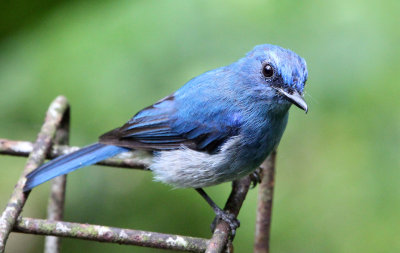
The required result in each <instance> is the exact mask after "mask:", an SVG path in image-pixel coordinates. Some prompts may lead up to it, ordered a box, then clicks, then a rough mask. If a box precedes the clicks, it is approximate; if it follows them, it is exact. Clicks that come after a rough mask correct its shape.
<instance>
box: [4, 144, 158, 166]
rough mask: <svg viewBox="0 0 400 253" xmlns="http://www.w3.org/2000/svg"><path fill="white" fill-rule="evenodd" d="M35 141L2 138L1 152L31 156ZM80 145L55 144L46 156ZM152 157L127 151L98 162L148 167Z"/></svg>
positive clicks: (139, 152) (51, 157)
mask: <svg viewBox="0 0 400 253" xmlns="http://www.w3.org/2000/svg"><path fill="white" fill-rule="evenodd" d="M33 145H34V144H33V143H32V142H29V141H13V140H8V139H0V154H6V155H14V156H29V153H30V152H32V150H33ZM78 149H79V147H70V146H67V145H53V146H52V148H51V150H50V152H49V153H48V155H47V156H46V158H47V159H53V158H56V157H58V156H61V155H65V154H69V153H72V152H74V151H76V150H78ZM150 161H151V158H150V157H149V156H147V155H146V153H144V152H143V151H138V150H135V151H132V152H125V153H122V154H119V155H116V156H114V157H113V158H109V159H107V160H104V161H101V162H99V163H97V164H98V165H105V166H110V167H120V168H130V169H146V168H147V167H149V165H150Z"/></svg>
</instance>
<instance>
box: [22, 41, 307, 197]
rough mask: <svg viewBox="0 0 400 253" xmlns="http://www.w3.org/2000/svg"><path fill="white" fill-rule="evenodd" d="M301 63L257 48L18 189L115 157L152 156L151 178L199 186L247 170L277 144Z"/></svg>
mask: <svg viewBox="0 0 400 253" xmlns="http://www.w3.org/2000/svg"><path fill="white" fill-rule="evenodd" d="M307 75H308V73H307V66H306V63H305V61H304V59H302V58H301V57H299V56H298V55H297V54H295V53H293V52H292V51H290V50H287V49H283V48H281V47H278V46H274V45H259V46H256V47H255V48H254V49H253V50H252V51H250V52H249V53H248V54H247V55H246V56H245V57H244V58H242V59H240V60H238V61H237V62H234V63H232V64H231V65H228V66H225V67H221V68H218V69H215V70H211V71H208V72H206V73H204V74H202V75H200V76H198V77H195V78H193V79H192V80H190V81H189V82H188V83H186V84H185V85H184V86H183V87H181V88H180V89H179V90H177V91H176V92H175V93H173V94H171V95H170V96H167V97H166V98H164V99H162V100H160V101H159V102H157V103H155V104H154V105H152V106H149V107H147V108H145V109H143V110H142V111H140V112H138V113H137V114H136V115H135V116H134V117H132V119H130V120H129V121H128V122H127V123H126V124H125V125H123V126H122V127H120V128H116V129H114V130H112V131H110V132H108V133H106V134H104V135H102V136H101V137H100V139H99V143H97V144H93V145H91V146H88V147H85V148H83V149H81V150H79V151H76V152H74V153H72V154H69V155H65V156H62V157H60V158H57V159H55V160H53V161H50V162H48V163H46V164H44V165H42V166H41V167H39V168H38V169H36V170H35V171H33V172H32V173H30V174H29V175H28V176H27V184H26V186H25V188H24V190H25V191H27V190H30V189H32V188H33V187H35V186H36V185H38V184H41V183H43V182H45V181H47V180H49V179H51V178H53V177H56V176H58V175H62V174H66V173H69V172H71V171H73V170H75V169H78V168H80V167H83V166H87V165H90V164H93V163H96V162H99V161H101V160H104V159H106V158H108V157H111V156H114V155H116V154H118V153H120V152H124V151H127V150H130V149H144V150H150V151H153V152H154V154H155V155H154V159H153V163H152V164H151V166H150V169H151V170H152V171H153V172H154V174H155V179H156V180H159V181H162V182H164V183H168V184H171V185H173V186H175V187H195V188H198V187H205V186H209V185H214V184H218V183H222V182H226V181H231V180H234V179H237V178H239V177H242V176H244V175H247V174H249V173H250V172H252V171H253V170H254V169H255V168H257V166H259V164H260V163H261V162H262V161H263V160H264V159H265V158H266V157H267V156H268V154H269V153H270V152H271V151H272V150H273V149H274V148H275V147H276V146H277V145H278V143H279V141H280V139H281V137H282V134H283V132H284V129H285V127H286V123H287V119H288V110H289V108H290V105H291V104H295V105H296V106H298V107H300V108H301V109H303V110H305V111H307V110H308V108H307V104H306V103H305V101H304V100H303V98H302V94H303V90H304V85H305V82H306V80H307Z"/></svg>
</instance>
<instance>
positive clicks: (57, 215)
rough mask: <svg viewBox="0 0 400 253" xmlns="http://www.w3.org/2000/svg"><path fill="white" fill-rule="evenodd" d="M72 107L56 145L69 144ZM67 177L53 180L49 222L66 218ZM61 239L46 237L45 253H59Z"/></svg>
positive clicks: (64, 120) (48, 209) (62, 122)
mask: <svg viewBox="0 0 400 253" xmlns="http://www.w3.org/2000/svg"><path fill="white" fill-rule="evenodd" d="M69 123H70V107H69V105H68V107H67V108H66V109H65V110H64V113H63V115H62V120H61V123H60V126H59V128H58V129H57V131H56V135H55V138H54V142H53V143H54V144H68V142H69ZM66 183H67V175H62V176H59V177H56V178H54V179H53V180H52V184H51V191H50V198H49V203H48V205H47V219H48V220H49V221H58V220H62V218H63V216H64V203H65V187H66ZM60 244H61V238H60V237H56V236H46V238H45V243H44V252H45V253H59V252H60V250H61V246H60Z"/></svg>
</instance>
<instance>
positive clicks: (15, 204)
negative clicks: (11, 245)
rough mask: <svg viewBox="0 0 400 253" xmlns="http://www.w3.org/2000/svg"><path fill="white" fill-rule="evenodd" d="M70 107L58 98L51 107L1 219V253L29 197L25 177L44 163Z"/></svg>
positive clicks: (62, 99)
mask: <svg viewBox="0 0 400 253" xmlns="http://www.w3.org/2000/svg"><path fill="white" fill-rule="evenodd" d="M67 107H68V102H67V99H66V98H65V97H62V96H60V97H57V98H56V99H55V100H54V101H53V102H52V104H51V105H50V107H49V109H48V111H47V114H46V118H45V123H44V124H43V126H42V128H41V130H40V133H39V135H38V137H37V139H36V142H35V144H34V145H33V148H32V152H31V153H30V155H29V158H28V161H27V163H26V166H25V169H24V171H23V173H22V175H21V177H20V179H19V180H18V182H17V185H16V186H15V188H14V192H13V193H12V195H11V198H10V200H9V202H8V204H7V206H6V209H5V210H4V212H3V213H2V215H1V217H0V252H1V253H2V252H4V250H5V246H6V242H7V239H8V236H9V234H10V232H11V229H12V228H13V226H14V224H15V222H16V220H17V217H18V215H19V214H20V212H21V210H22V207H23V206H24V204H25V201H26V199H27V197H28V194H24V193H23V192H22V189H23V187H24V185H25V182H26V178H25V176H26V175H27V174H28V173H29V172H31V171H32V170H34V169H35V168H37V167H38V166H39V165H40V164H42V163H43V161H44V159H45V157H46V154H47V153H48V151H49V149H50V146H51V142H52V139H53V137H54V135H55V133H56V129H57V127H58V126H59V124H60V122H61V118H62V114H63V112H64V111H65V110H66V108H67Z"/></svg>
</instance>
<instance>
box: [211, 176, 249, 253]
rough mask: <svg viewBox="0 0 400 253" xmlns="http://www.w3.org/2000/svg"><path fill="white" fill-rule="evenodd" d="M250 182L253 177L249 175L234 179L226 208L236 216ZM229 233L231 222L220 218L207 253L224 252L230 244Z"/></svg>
mask: <svg viewBox="0 0 400 253" xmlns="http://www.w3.org/2000/svg"><path fill="white" fill-rule="evenodd" d="M250 184H251V179H250V177H249V176H247V177H244V178H241V179H239V180H236V181H233V183H232V191H231V194H230V195H229V198H228V201H227V202H226V204H225V208H224V210H225V211H226V212H228V213H231V214H233V215H234V216H235V217H237V216H238V214H239V211H240V208H241V207H242V204H243V202H244V199H245V198H246V195H247V192H248V191H249V188H250ZM229 235H230V227H229V224H228V223H226V222H225V221H223V220H220V221H219V222H218V223H217V225H216V227H215V230H214V234H213V236H212V238H211V240H210V243H209V244H208V246H207V250H206V253H219V252H222V251H223V250H224V248H225V246H226V245H228V244H229ZM228 246H229V245H228Z"/></svg>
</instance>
